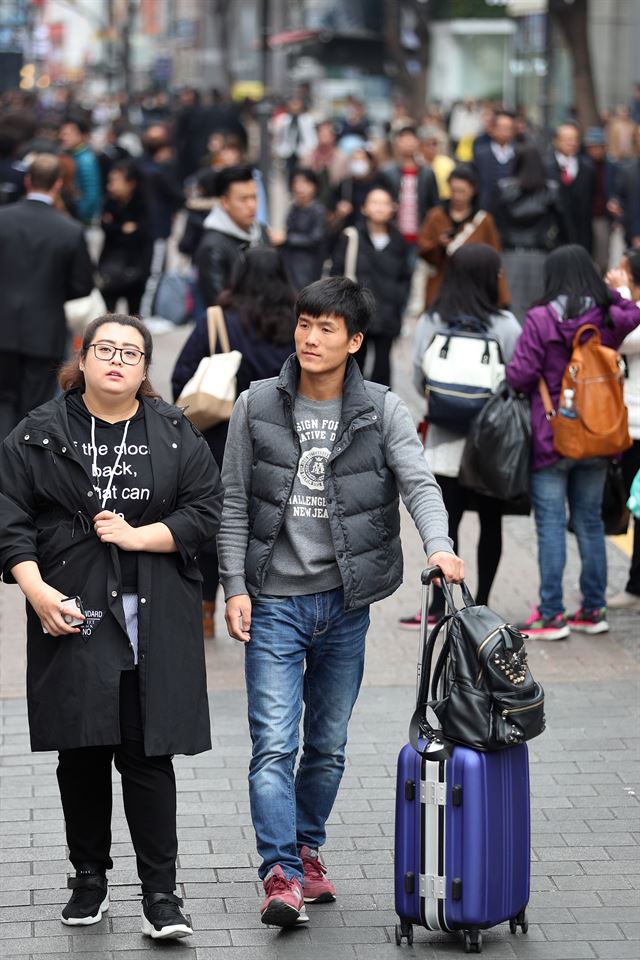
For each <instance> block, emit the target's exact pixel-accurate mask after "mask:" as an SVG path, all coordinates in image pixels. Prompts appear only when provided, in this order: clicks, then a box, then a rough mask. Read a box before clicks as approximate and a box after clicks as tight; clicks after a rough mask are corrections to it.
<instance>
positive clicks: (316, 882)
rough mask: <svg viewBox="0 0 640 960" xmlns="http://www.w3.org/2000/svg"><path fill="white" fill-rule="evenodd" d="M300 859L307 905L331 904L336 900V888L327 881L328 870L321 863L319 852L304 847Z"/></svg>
mask: <svg viewBox="0 0 640 960" xmlns="http://www.w3.org/2000/svg"><path fill="white" fill-rule="evenodd" d="M300 859H301V860H302V866H303V867H304V900H305V903H331V902H332V901H333V900H335V898H336V888H335V887H334V885H333V884H332V883H331V881H330V880H328V879H327V875H326V874H327V868H326V867H325V866H324V865H323V864H322V863H320V857H319V856H318V851H317V850H311V848H310V847H302V848H301V850H300Z"/></svg>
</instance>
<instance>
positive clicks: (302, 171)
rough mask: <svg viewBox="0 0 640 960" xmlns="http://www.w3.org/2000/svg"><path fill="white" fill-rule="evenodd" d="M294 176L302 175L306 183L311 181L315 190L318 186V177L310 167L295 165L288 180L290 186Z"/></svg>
mask: <svg viewBox="0 0 640 960" xmlns="http://www.w3.org/2000/svg"><path fill="white" fill-rule="evenodd" d="M296 177H302V179H303V180H306V181H307V182H308V183H312V184H313V185H314V187H315V188H316V191H317V190H318V188H319V187H320V177H319V176H318V174H317V173H316V172H315V170H311V168H310V167H296V168H295V170H294V171H293V173H292V174H291V177H290V180H289V186H290V187H291V186H293V181H294V180H295V178H296Z"/></svg>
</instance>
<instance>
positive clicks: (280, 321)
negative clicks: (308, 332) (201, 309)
mask: <svg viewBox="0 0 640 960" xmlns="http://www.w3.org/2000/svg"><path fill="white" fill-rule="evenodd" d="M294 302H295V292H294V290H293V287H292V286H291V283H290V281H289V277H288V275H287V271H286V269H285V266H284V261H283V258H282V254H281V253H279V252H278V250H274V249H272V248H271V247H253V248H252V249H250V250H247V252H246V254H244V255H243V256H241V257H240V258H239V259H238V261H237V262H236V265H235V267H234V270H233V273H232V275H231V285H230V287H229V289H228V290H225V291H224V293H223V294H222V295H221V297H220V300H219V305H220V306H221V307H222V309H223V312H224V320H225V325H226V328H227V334H228V336H229V345H230V347H231V349H232V350H239V351H240V353H241V354H242V360H241V362H240V367H239V368H238V374H237V378H236V380H237V394H236V395H237V396H240V394H241V393H242V391H243V390H248V389H249V386H250V384H251V382H252V381H253V380H264V379H265V378H266V377H275V376H277V375H278V374H279V373H280V370H281V368H282V364H283V363H284V361H285V360H286V359H287V357H288V356H289V355H290V354H291V353H293V352H294V350H295V346H294V342H293V331H294V327H295V312H294ZM212 352H215V353H219V352H220V344H219V343H216V344H215V348H213V347H212V345H210V344H209V333H208V326H207V316H206V313H205V314H203V315H202V316H201V317H200V319H199V320H198V321H197V323H196V325H195V327H194V329H193V331H192V333H191V336H190V337H189V339H188V340H187V342H186V343H185V345H184V347H183V348H182V352H181V354H180V356H179V357H178V359H177V361H176V365H175V367H174V370H173V374H172V378H171V383H172V388H173V397H174V399H175V400H177V398H178V397H179V396H180V393H181V392H182V389H183V387H184V386H185V384H186V383H187V382H188V381H189V380H190V379H191V377H192V376H193V375H194V373H195V372H196V370H197V369H198V365H199V363H200V361H201V360H202V359H203V357H208V356H209V355H210V354H211V353H212ZM228 429H229V423H228V421H223V422H222V423H219V424H218V425H217V426H215V427H212V428H211V429H210V430H205V433H204V437H205V440H206V441H207V443H208V444H209V446H210V447H211V452H212V453H213V456H214V458H215V461H216V463H217V464H218V467H219V469H220V470H222V460H223V458H224V448H225V444H226V442H227V431H228ZM200 568H201V570H202V575H203V584H202V595H203V603H202V622H203V629H204V635H205V637H209V638H211V637H213V636H214V616H215V600H216V593H217V590H218V583H219V578H218V555H217V553H216V549H215V542H214V541H211V542H210V543H208V544H207V546H206V548H205V549H203V550H201V551H200Z"/></svg>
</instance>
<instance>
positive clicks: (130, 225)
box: [122, 220, 138, 233]
mask: <svg viewBox="0 0 640 960" xmlns="http://www.w3.org/2000/svg"><path fill="white" fill-rule="evenodd" d="M137 229H138V224H137V223H134V222H133V220H127V222H126V223H123V224H122V232H123V233H135V232H136V230H137Z"/></svg>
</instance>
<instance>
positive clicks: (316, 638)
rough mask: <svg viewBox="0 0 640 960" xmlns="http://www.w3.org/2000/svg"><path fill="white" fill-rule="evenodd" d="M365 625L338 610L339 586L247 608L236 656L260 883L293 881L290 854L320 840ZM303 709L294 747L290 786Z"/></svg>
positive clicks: (365, 615) (294, 862)
mask: <svg viewBox="0 0 640 960" xmlns="http://www.w3.org/2000/svg"><path fill="white" fill-rule="evenodd" d="M368 626H369V608H368V607H362V608H361V609H359V610H354V611H350V612H345V610H344V593H343V590H342V588H339V589H336V590H329V591H327V592H325V593H315V594H308V595H305V596H294V597H260V598H258V599H257V600H254V601H253V612H252V618H251V640H250V641H249V643H248V644H247V647H246V651H245V674H246V681H247V696H248V703H249V728H250V731H251V740H252V744H253V751H252V758H251V766H250V769H249V796H250V800H251V817H252V820H253V825H254V828H255V831H256V839H257V847H258V853H259V854H260V856H261V857H262V860H263V862H262V865H261V867H260V870H259V874H260V877H261V878H263V879H264V877H265V876H266V874H267V873H268V871H269V870H270V869H271V867H273V866H274V865H275V864H278V863H279V864H280V865H281V867H282V869H283V871H284V873H285V875H286V876H287V877H289V878H290V877H294V876H295V877H297V878H298V879H299V880H302V863H301V861H300V856H299V850H300V847H301V846H303V845H307V846H309V847H311V848H312V849H317V848H318V847H320V846H322V844H323V843H324V842H325V837H326V834H325V823H326V820H327V818H328V817H329V814H330V813H331V809H332V807H333V804H334V801H335V798H336V794H337V792H338V787H339V786H340V780H341V779H342V774H343V771H344V762H345V746H346V743H347V724H348V722H349V718H350V716H351V711H352V710H353V705H354V703H355V701H356V698H357V696H358V691H359V689H360V683H361V681H362V673H363V669H364V650H365V637H366V633H367V628H368ZM305 664H306V670H305ZM303 703H304V708H305V710H304V726H303V729H304V744H303V750H302V756H301V758H300V763H299V766H298V772H297V775H296V776H295V778H294V767H295V762H296V756H297V753H298V742H299V736H298V730H299V725H300V717H301V714H302V706H303Z"/></svg>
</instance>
